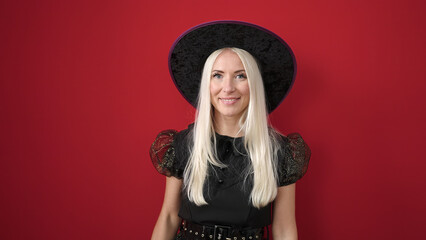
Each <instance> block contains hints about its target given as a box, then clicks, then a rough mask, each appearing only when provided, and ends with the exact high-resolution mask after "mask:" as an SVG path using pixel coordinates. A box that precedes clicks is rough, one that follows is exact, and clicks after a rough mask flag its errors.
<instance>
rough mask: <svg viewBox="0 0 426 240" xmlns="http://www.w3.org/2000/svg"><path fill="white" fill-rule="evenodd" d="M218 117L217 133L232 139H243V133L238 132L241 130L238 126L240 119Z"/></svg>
mask: <svg viewBox="0 0 426 240" xmlns="http://www.w3.org/2000/svg"><path fill="white" fill-rule="evenodd" d="M216 116H217V115H216ZM216 116H215V117H214V129H215V131H216V132H217V133H219V134H220V135H225V136H230V137H241V136H243V135H244V133H243V132H238V131H239V130H240V126H239V124H238V122H239V118H235V117H232V118H230V117H225V116H219V117H216Z"/></svg>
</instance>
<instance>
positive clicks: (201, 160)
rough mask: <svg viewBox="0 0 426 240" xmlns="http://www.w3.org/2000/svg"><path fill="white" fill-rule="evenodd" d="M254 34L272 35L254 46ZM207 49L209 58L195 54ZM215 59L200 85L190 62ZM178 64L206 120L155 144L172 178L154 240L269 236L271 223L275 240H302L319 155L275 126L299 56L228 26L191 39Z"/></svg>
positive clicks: (183, 41)
mask: <svg viewBox="0 0 426 240" xmlns="http://www.w3.org/2000/svg"><path fill="white" fill-rule="evenodd" d="M253 33H255V34H256V35H262V34H263V36H261V38H260V39H258V40H255V41H254V42H250V41H247V36H248V35H247V34H249V35H251V34H253ZM206 36H207V37H206ZM252 36H253V35H252ZM206 38H207V39H206ZM197 42H198V43H203V44H201V45H200V46H199V47H200V48H201V49H202V51H196V50H194V45H196V43H197ZM261 44H264V45H265V46H263V47H262V45H261ZM188 45H190V46H189V47H188ZM202 45H208V47H203V46H202ZM196 46H197V45H196ZM232 46H241V47H232ZM243 48H245V49H247V50H250V49H251V51H252V52H254V54H255V55H256V57H257V59H256V58H255V57H254V56H253V55H252V54H251V53H249V51H246V50H244V49H243ZM266 48H268V49H269V51H270V52H269V53H268V52H265V49H266ZM190 49H192V50H191V51H189V50H190ZM212 49H213V50H214V51H212ZM256 49H257V50H256ZM197 50H199V49H198V48H197ZM206 52H207V53H208V57H207V59H206V60H205V61H202V63H203V67H202V71H201V81H199V80H197V77H196V76H197V75H196V74H194V73H196V72H197V67H194V65H193V64H191V63H189V64H188V63H187V62H188V61H189V62H192V63H193V62H194V61H197V60H198V61H200V60H199V59H204V58H205V56H204V57H203V54H204V55H205V54H206ZM277 52H278V55H276V54H277ZM286 54H287V55H286ZM265 56H266V57H265ZM271 56H272V58H271ZM277 56H278V58H275V57H277ZM189 59H190V60H189ZM274 59H275V60H274ZM183 60H186V61H183ZM257 61H259V63H261V64H264V65H260V64H258V62H257ZM182 62H186V63H187V65H185V64H182ZM169 63H170V69H171V73H172V77H173V78H174V81H175V84H176V86H177V87H178V89H179V90H180V91H181V93H182V94H183V95H184V96H185V97H186V98H187V100H188V101H189V102H190V103H191V104H193V105H196V107H197V114H196V118H195V123H194V124H190V125H189V126H188V128H187V129H185V130H183V131H180V132H177V131H175V130H166V131H163V132H161V133H160V134H159V135H158V136H157V138H156V140H155V141H154V143H153V144H152V146H151V150H150V155H151V158H152V161H153V163H154V166H155V167H156V168H157V170H158V171H159V172H160V173H162V174H164V175H166V176H168V178H167V182H166V190H165V197H164V202H163V207H162V210H161V213H160V216H159V218H158V221H157V223H156V225H155V228H154V232H153V235H152V239H154V240H157V239H158V240H162V239H185V240H190V239H223V240H225V239H235V240H236V239H269V231H268V225H270V224H272V235H273V238H274V239H275V240H278V239H297V228H296V220H295V182H296V181H297V180H298V179H300V178H301V177H302V176H303V175H304V174H305V172H306V170H307V166H308V162H309V157H310V151H309V148H308V146H307V145H306V144H305V142H304V141H303V139H302V138H301V137H300V135H299V134H291V135H289V136H283V135H281V134H279V133H278V132H277V131H276V130H274V129H273V128H272V127H270V126H268V112H271V111H272V110H273V109H275V108H276V107H277V106H278V105H279V103H280V102H281V101H282V99H283V98H284V97H285V95H286V94H287V92H288V91H289V89H290V87H291V83H292V82H293V76H294V56H293V55H292V53H291V50H290V49H289V48H288V46H287V45H286V44H285V43H284V42H283V41H282V39H280V38H279V37H278V36H276V35H274V34H273V33H271V32H269V31H267V30H265V29H262V28H260V27H258V26H255V25H251V24H247V23H242V22H235V21H232V22H231V21H220V22H211V23H207V24H203V25H201V26H197V27H195V28H193V29H191V30H190V31H189V32H187V33H185V34H184V35H183V36H182V37H181V38H179V39H178V43H177V44H175V45H174V46H173V47H172V51H171V54H170V61H169ZM176 63H180V64H176ZM261 69H262V70H263V74H262V73H261ZM184 76H188V77H184ZM289 79H290V80H289ZM271 86H272V87H271ZM194 88H195V90H196V92H197V93H196V95H197V97H194V96H193V95H194V93H193V89H194ZM265 93H266V94H267V96H265ZM272 203H273V207H272ZM271 209H272V211H271ZM271 212H272V213H271ZM178 231H179V233H177V232H178Z"/></svg>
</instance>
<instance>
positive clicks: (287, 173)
mask: <svg viewBox="0 0 426 240" xmlns="http://www.w3.org/2000/svg"><path fill="white" fill-rule="evenodd" d="M277 136H278V137H277V138H278V141H279V146H280V149H279V154H278V163H277V167H278V175H279V186H285V185H289V184H292V183H295V182H296V181H297V180H299V179H300V178H302V177H303V176H304V175H305V174H306V172H307V170H308V165H309V160H310V157H311V150H310V148H309V146H308V144H307V143H306V142H305V140H304V139H303V138H302V136H301V135H300V134H299V133H297V132H295V133H290V134H288V135H283V134H277Z"/></svg>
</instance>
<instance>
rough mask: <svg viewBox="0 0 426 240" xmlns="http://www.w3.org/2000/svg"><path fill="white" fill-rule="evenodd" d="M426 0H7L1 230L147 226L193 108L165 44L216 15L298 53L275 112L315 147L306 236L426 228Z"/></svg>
mask: <svg viewBox="0 0 426 240" xmlns="http://www.w3.org/2000/svg"><path fill="white" fill-rule="evenodd" d="M201 2H202V3H201ZM425 3H426V2H425V1H422V0H409V1H394V0H388V1H384V0H383V1H381V0H368V1H367V0H362V1H359V0H358V1H355V0H350V1H347V0H346V1H341V0H323V1H316V0H297V1H296V0H294V1H261V2H259V1H256V2H254V1H253V2H248V1H223V0H222V1H219V0H217V1H209V2H207V1H169V2H165V1H149V2H147V1H105V0H103V1H100V0H99V1H80V0H79V1H75V0H74V1H55V0H51V1H47V0H39V1H11V0H7V1H4V0H3V1H1V3H0V34H1V38H0V41H1V45H0V59H1V62H0V79H1V85H0V141H1V142H0V143H1V145H0V146H1V149H0V157H1V162H0V172H1V174H0V184H1V185H0V187H1V188H0V194H1V195H0V217H1V223H0V239H43V240H49V239H105V240H106V239H149V238H150V235H151V231H152V228H153V226H154V224H155V221H156V219H157V216H158V213H159V210H160V207H161V203H162V198H163V192H164V183H165V177H163V176H161V175H159V174H158V173H157V172H156V171H155V169H154V168H153V167H152V165H151V163H150V159H149V156H148V149H149V146H150V144H151V143H152V141H153V139H154V138H155V136H156V134H157V133H158V132H159V131H161V130H163V129H167V128H174V129H178V130H180V129H183V128H185V127H186V126H187V124H189V123H190V122H191V121H192V119H193V114H194V110H193V109H192V108H191V107H190V106H189V104H187V103H186V102H185V100H184V99H183V98H182V97H181V96H180V95H179V92H178V91H177V90H176V89H175V87H174V85H173V84H172V81H171V78H170V77H169V73H168V67H167V54H168V51H169V48H170V47H171V45H172V43H173V41H174V40H175V39H176V38H177V37H178V36H179V35H180V34H181V33H182V32H184V31H185V30H187V29H188V28H190V27H192V26H194V25H197V24H200V23H202V22H206V21H211V20H220V19H231V20H241V21H248V22H252V23H255V24H258V25H260V26H263V27H265V28H268V29H270V30H272V31H273V32H275V33H277V34H278V35H280V36H281V37H283V38H284V39H285V40H286V41H287V42H288V44H289V45H290V46H291V47H292V48H293V50H294V52H295V55H296V58H297V62H298V75H297V78H296V82H295V84H294V86H293V90H292V92H291V93H290V94H289V96H288V97H287V99H286V100H285V101H284V103H283V104H281V106H280V107H279V108H278V109H277V110H276V111H275V112H274V113H273V114H271V121H272V123H273V124H274V126H275V127H276V128H278V129H279V130H280V131H281V132H283V133H286V134H287V133H290V132H294V131H297V132H300V133H301V134H302V136H303V137H304V138H305V140H306V141H307V142H308V143H309V145H310V146H311V149H312V158H311V163H310V166H309V170H308V173H307V175H306V176H305V177H304V178H303V179H302V180H300V181H299V182H298V184H297V208H296V211H297V224H298V230H299V238H300V239H328V240H333V239H421V238H424V237H425V235H426V233H425V228H424V224H425V221H424V217H425V214H426V207H425V202H426V194H425V191H424V187H425V183H426V177H425V174H424V170H425V167H426V163H425V140H424V136H425V134H426V127H425V125H424V123H425V120H426V113H425V104H424V103H425V96H424V92H425V90H426V81H425V80H426V79H425V73H426V72H425V65H426V59H425V56H426V52H425V50H426V48H425V46H424V44H425V42H426V33H425V20H426V17H425V14H424V13H425V10H426V4H425ZM422 189H423V190H422Z"/></svg>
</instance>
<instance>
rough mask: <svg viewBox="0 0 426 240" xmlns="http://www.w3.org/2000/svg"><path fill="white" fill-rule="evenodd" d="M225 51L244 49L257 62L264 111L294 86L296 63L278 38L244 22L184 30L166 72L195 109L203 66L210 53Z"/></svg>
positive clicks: (206, 24)
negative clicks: (262, 86) (263, 97)
mask: <svg viewBox="0 0 426 240" xmlns="http://www.w3.org/2000/svg"><path fill="white" fill-rule="evenodd" d="M224 47H236V48H241V49H244V50H246V51H247V52H249V53H250V54H251V55H253V57H254V58H255V59H256V60H257V63H258V65H259V68H260V72H261V74H262V78H263V84H264V88H265V96H266V103H267V109H268V111H269V112H272V111H273V110H274V109H275V108H276V107H277V106H278V105H279V104H280V103H281V102H282V100H283V99H284V98H285V97H286V95H287V94H288V92H289V91H290V89H291V87H292V85H293V82H294V78H295V74H296V60H295V57H294V54H293V52H292V50H291V49H290V47H289V46H288V45H287V43H285V42H284V40H282V39H281V38H280V37H279V36H277V35H276V34H274V33H273V32H271V31H269V30H267V29H265V28H262V27H260V26H257V25H254V24H251V23H247V22H240V21H213V22H207V23H203V24H200V25H197V26H195V27H193V28H191V29H189V30H187V31H186V32H184V33H183V34H182V35H181V36H180V37H179V38H178V39H177V40H176V41H175V43H174V44H173V46H172V47H171V49H170V53H169V70H170V75H171V77H172V79H173V81H174V83H175V85H176V87H177V88H178V90H179V91H180V93H181V94H182V95H183V96H184V97H185V99H186V100H187V101H188V102H189V103H190V104H191V105H193V106H194V107H196V104H197V97H198V92H199V89H200V82H201V75H202V70H203V67H204V63H205V61H206V59H207V57H208V56H209V55H210V54H211V53H212V52H214V51H215V50H217V49H221V48H224Z"/></svg>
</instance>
